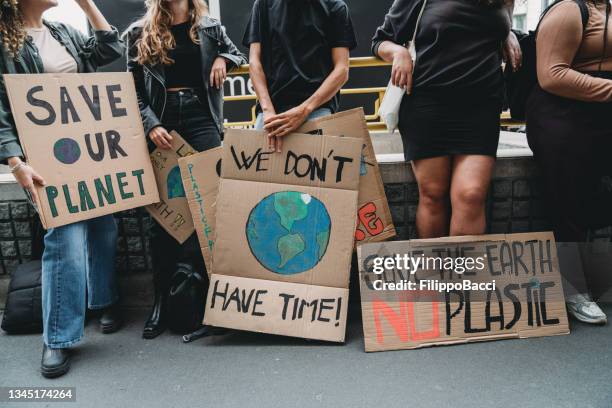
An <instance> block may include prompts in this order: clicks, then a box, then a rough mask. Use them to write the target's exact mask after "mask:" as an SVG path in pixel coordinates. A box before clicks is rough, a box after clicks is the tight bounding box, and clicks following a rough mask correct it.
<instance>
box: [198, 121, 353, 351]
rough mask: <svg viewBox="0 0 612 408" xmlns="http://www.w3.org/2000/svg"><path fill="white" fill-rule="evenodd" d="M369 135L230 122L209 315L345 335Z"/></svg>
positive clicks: (294, 332)
mask: <svg viewBox="0 0 612 408" xmlns="http://www.w3.org/2000/svg"><path fill="white" fill-rule="evenodd" d="M361 150H362V141H361V140H360V139H356V138H348V137H335V136H325V135H322V136H313V135H305V134H291V135H289V136H287V137H286V138H285V140H284V143H283V152H282V153H275V152H271V151H270V150H269V149H268V143H267V137H266V134H265V133H264V132H256V131H240V130H228V131H227V133H226V136H225V141H224V145H223V157H222V162H221V180H220V185H219V194H218V197H217V201H216V228H215V229H216V235H215V242H214V247H213V273H212V276H211V282H210V286H209V290H208V297H207V302H206V313H205V317H204V322H205V323H206V324H210V325H213V326H221V327H229V328H234V329H240V330H249V331H256V332H263V333H272V334H281V335H287V336H297V337H305V338H311V339H320V340H328V341H337V342H342V341H344V336H345V328H346V312H347V306H348V284H349V270H350V262H351V254H352V252H353V251H352V249H353V241H354V232H355V213H356V211H357V196H358V191H357V190H358V185H359V167H360V158H361Z"/></svg>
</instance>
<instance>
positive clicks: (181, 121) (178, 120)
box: [151, 90, 221, 285]
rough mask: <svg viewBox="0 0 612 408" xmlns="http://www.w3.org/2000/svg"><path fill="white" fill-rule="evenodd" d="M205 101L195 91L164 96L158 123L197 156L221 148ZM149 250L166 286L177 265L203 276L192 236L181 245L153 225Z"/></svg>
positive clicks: (199, 93) (194, 238)
mask: <svg viewBox="0 0 612 408" xmlns="http://www.w3.org/2000/svg"><path fill="white" fill-rule="evenodd" d="M206 101H207V98H206V95H205V94H203V93H202V92H199V91H195V90H184V91H177V92H168V94H167V100H166V107H165V110H164V116H163V118H162V119H161V121H162V123H163V126H164V127H165V128H166V130H168V132H170V131H171V130H175V131H176V132H177V133H178V134H179V135H181V137H182V138H183V139H185V141H186V142H187V143H189V145H191V147H193V148H194V149H195V150H197V151H199V152H201V151H204V150H209V149H212V148H215V147H218V146H220V145H221V135H220V132H219V129H218V128H217V125H216V124H215V121H214V120H213V118H212V116H211V114H210V109H209V107H208V103H207V102H206ZM151 249H152V261H153V268H154V270H155V271H156V272H158V273H159V274H160V276H159V277H160V278H161V280H162V281H163V283H164V284H166V285H168V282H169V280H170V278H171V276H172V274H174V272H175V271H176V265H177V264H178V263H183V264H189V265H191V266H192V267H193V268H194V270H195V271H198V272H200V271H201V272H202V276H206V273H205V272H206V267H205V266H204V259H203V258H202V252H201V250H200V245H199V243H198V238H197V235H196V234H195V233H193V234H192V235H191V237H189V238H188V239H187V240H186V241H185V242H184V243H183V244H182V245H181V244H179V243H178V242H177V241H176V240H175V239H174V238H172V236H171V235H170V234H168V233H167V232H166V231H165V230H164V229H163V228H162V227H161V226H159V224H157V223H154V225H153V228H152V231H151Z"/></svg>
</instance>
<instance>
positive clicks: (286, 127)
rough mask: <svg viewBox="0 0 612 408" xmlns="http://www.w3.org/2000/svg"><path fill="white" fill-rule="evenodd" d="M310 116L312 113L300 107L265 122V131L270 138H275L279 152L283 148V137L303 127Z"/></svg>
mask: <svg viewBox="0 0 612 408" xmlns="http://www.w3.org/2000/svg"><path fill="white" fill-rule="evenodd" d="M309 114H310V111H309V110H308V109H307V108H306V107H305V106H302V105H300V106H296V107H295V108H293V109H289V110H288V111H286V112H283V113H281V114H279V115H274V116H271V117H269V118H268V119H266V120H265V122H264V123H265V126H264V129H265V130H266V131H267V132H268V138H275V142H276V151H277V152H280V151H281V148H282V147H283V140H282V137H283V136H287V135H288V134H289V133H291V132H293V131H295V130H296V129H297V128H299V127H300V126H302V124H303V123H304V122H305V121H306V119H307V118H308V115H309Z"/></svg>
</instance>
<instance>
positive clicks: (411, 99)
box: [398, 92, 502, 161]
mask: <svg viewBox="0 0 612 408" xmlns="http://www.w3.org/2000/svg"><path fill="white" fill-rule="evenodd" d="M501 110H502V102H501V99H500V98H497V97H493V98H490V97H489V98H472V99H470V97H469V95H466V97H464V98H461V97H456V96H452V97H451V96H449V95H444V94H443V93H440V94H430V93H423V92H415V93H414V94H412V95H406V96H405V97H404V99H403V101H402V105H401V107H400V114H399V124H398V128H399V131H400V133H401V135H402V142H403V144H404V158H405V159H406V161H411V160H419V159H428V158H432V157H441V156H454V155H465V154H470V155H472V154H473V155H486V156H493V157H495V156H496V153H497V145H498V143H499V125H500V118H499V116H500V114H501Z"/></svg>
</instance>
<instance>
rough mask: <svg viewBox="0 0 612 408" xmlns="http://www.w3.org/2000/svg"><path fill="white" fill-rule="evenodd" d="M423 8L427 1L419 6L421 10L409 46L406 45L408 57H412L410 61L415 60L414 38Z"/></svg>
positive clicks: (424, 0)
mask: <svg viewBox="0 0 612 408" xmlns="http://www.w3.org/2000/svg"><path fill="white" fill-rule="evenodd" d="M425 6H427V0H423V5H422V6H421V10H420V11H419V15H418V17H417V21H416V25H415V26H414V33H413V34H412V39H411V40H410V44H409V45H408V51H409V52H410V56H411V57H412V61H413V62H415V60H416V44H415V40H416V36H417V32H418V31H419V25H420V24H421V17H423V12H424V11H425Z"/></svg>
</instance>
